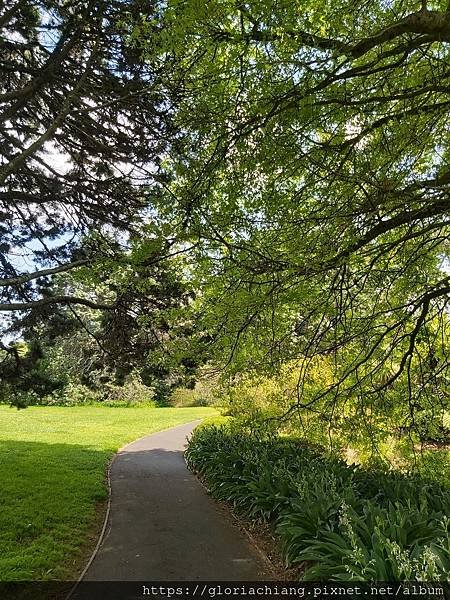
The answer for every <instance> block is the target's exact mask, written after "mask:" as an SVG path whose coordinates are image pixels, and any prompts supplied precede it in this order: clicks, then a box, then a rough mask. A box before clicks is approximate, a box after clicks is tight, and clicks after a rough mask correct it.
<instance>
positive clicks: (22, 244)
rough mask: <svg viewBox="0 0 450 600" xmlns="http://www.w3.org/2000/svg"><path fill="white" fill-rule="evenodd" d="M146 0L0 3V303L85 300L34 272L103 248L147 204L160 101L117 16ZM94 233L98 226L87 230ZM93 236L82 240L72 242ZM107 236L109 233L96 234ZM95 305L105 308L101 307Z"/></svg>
mask: <svg viewBox="0 0 450 600" xmlns="http://www.w3.org/2000/svg"><path fill="white" fill-rule="evenodd" d="M152 6H153V3H152V2H150V1H149V2H145V1H144V2H138V1H134V0H130V1H128V2H122V1H119V0H118V1H115V0H113V1H108V2H92V1H89V2H82V1H79V0H69V1H58V0H42V1H40V0H7V1H6V2H5V3H3V5H2V9H1V10H0V48H1V52H0V136H1V145H0V210H1V226H0V227H1V229H0V232H1V236H2V237H1V245H0V290H1V299H0V310H1V311H18V310H27V309H30V308H36V307H39V306H42V305H47V304H50V303H51V304H56V303H59V304H61V303H64V304H75V303H78V304H84V305H89V306H90V305H94V304H95V302H94V301H93V300H92V299H91V300H90V299H89V298H86V297H84V298H74V297H71V296H70V294H69V295H67V294H64V293H62V294H61V295H60V296H58V297H56V296H54V295H52V296H47V297H40V296H39V295H38V294H37V293H36V291H37V290H36V286H35V285H34V282H35V281H36V280H37V278H38V277H42V276H51V275H53V274H56V273H60V272H64V271H68V270H70V269H73V268H77V267H79V266H81V265H86V264H90V263H91V262H92V261H95V259H96V257H97V256H99V255H100V256H103V257H104V256H105V255H108V254H109V253H110V252H113V250H111V244H109V242H108V240H109V239H111V238H115V240H116V242H117V241H118V240H119V241H120V240H122V242H123V243H126V239H127V235H128V233H129V232H130V231H133V230H135V228H136V227H137V226H138V225H139V221H140V220H142V218H143V214H145V211H146V214H147V221H148V220H150V217H149V209H150V208H151V205H152V203H151V197H152V194H157V193H158V186H159V185H161V184H162V183H163V182H162V180H160V179H159V177H158V170H159V169H158V164H159V161H160V159H161V155H162V153H163V152H164V151H166V150H167V145H168V141H169V139H170V125H169V120H168V113H169V107H168V105H167V104H166V105H164V106H163V101H162V98H161V96H160V95H159V94H158V93H157V92H156V90H155V83H156V80H157V74H156V73H155V71H154V70H153V69H152V68H150V67H148V66H146V65H145V64H144V63H143V61H142V60H141V59H140V58H139V55H138V54H137V53H136V52H133V51H132V50H130V48H129V47H127V46H126V45H125V44H124V42H123V36H122V31H121V19H123V17H124V16H125V15H126V14H133V12H134V11H135V10H137V9H138V8H140V9H145V10H146V11H147V13H148V14H149V15H150V16H151V12H152ZM93 231H96V236H95V237H93V236H92V235H91V234H92V232H93ZM87 234H90V244H86V243H85V244H84V246H83V250H82V251H79V250H77V249H78V248H79V245H80V240H81V239H82V238H85V237H86V235H87ZM105 234H108V235H105ZM103 308H104V307H103Z"/></svg>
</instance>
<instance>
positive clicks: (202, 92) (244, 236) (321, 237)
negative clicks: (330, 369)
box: [130, 0, 450, 425]
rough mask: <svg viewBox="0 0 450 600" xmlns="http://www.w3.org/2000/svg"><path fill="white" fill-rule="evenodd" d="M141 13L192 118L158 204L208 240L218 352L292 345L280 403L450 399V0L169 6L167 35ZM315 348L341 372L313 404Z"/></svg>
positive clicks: (183, 113) (201, 270)
mask: <svg viewBox="0 0 450 600" xmlns="http://www.w3.org/2000/svg"><path fill="white" fill-rule="evenodd" d="M131 24H132V25H133V26H134V28H133V29H132V32H131V36H130V39H131V40H132V41H134V43H135V46H136V47H142V48H143V50H144V55H145V56H146V57H147V59H148V61H149V63H150V64H158V65H160V67H161V70H163V69H165V72H164V85H165V88H164V89H165V93H166V94H167V95H168V97H169V98H171V99H173V100H175V99H176V102H177V110H176V117H175V122H176V124H177V126H179V127H180V128H181V129H182V130H183V131H185V132H186V135H185V139H184V146H183V158H182V160H177V157H174V159H173V160H172V161H171V163H170V166H169V169H168V171H169V172H170V173H171V174H175V175H176V177H175V178H174V183H173V184H172V186H171V190H170V192H171V204H170V210H169V209H168V205H167V203H166V204H165V205H164V206H163V207H162V210H165V215H166V217H167V218H168V219H170V218H171V219H172V223H173V224H174V226H176V225H178V226H179V231H180V236H181V237H183V236H184V238H185V239H188V240H191V241H192V240H194V241H196V242H197V244H196V247H195V250H196V256H195V260H196V264H197V265H198V270H197V273H198V278H199V282H200V285H201V286H202V289H203V291H204V295H203V298H204V301H205V309H204V311H205V315H206V317H205V319H206V320H205V323H206V326H207V328H210V330H212V331H215V340H216V348H217V356H218V357H220V356H224V355H225V359H224V360H223V363H225V364H227V365H230V366H232V367H234V370H235V371H242V370H245V369H246V368H249V367H250V368H252V369H254V368H256V369H260V370H264V371H267V370H268V369H271V368H272V369H274V370H276V369H278V368H279V366H280V365H281V364H283V363H284V362H285V361H286V360H292V359H296V360H298V361H299V363H300V365H301V369H300V371H301V375H300V377H299V381H298V386H297V388H298V395H297V401H296V402H295V403H294V404H293V406H292V407H291V409H290V411H288V413H289V414H290V413H291V411H292V410H297V409H311V410H315V409H317V407H318V406H320V407H321V410H323V411H324V413H325V414H327V415H328V416H329V417H330V418H331V416H332V415H333V413H334V412H335V411H336V409H337V407H338V406H342V404H339V403H340V402H341V403H342V402H344V403H345V401H346V399H348V398H349V397H356V398H362V402H363V403H364V405H365V406H366V407H367V406H369V407H370V406H372V407H373V410H374V411H377V410H379V409H380V406H382V405H383V403H384V402H385V397H386V395H387V394H390V393H391V392H392V390H393V389H394V388H395V389H397V390H399V389H402V390H403V391H404V393H405V398H406V399H407V404H406V412H405V414H406V417H405V418H406V419H407V421H408V424H409V425H411V424H412V425H414V421H415V414H416V413H417V411H420V410H421V409H422V408H423V405H424V404H427V403H428V402H430V403H431V405H433V402H434V404H436V402H438V401H439V402H440V401H441V400H442V402H444V403H448V394H447V392H446V391H445V386H446V385H447V389H448V376H449V371H448V367H449V363H448V353H447V352H448V345H447V340H448V331H449V318H448V301H449V292H450V278H449V275H448V264H449V263H448V250H449V244H448V233H449V209H450V194H449V192H450V187H449V186H450V170H449V167H448V163H449V160H448V159H449V149H450V148H449V131H448V111H449V108H450V100H449V96H448V90H449V77H450V71H449V69H448V62H449V42H450V13H449V9H448V6H447V5H446V4H445V3H443V2H433V3H427V2H426V0H424V1H423V2H422V3H421V4H419V3H416V2H406V3H405V2H400V1H396V0H394V1H393V2H390V3H389V4H386V3H384V2H383V3H382V2H379V0H370V1H369V2H367V1H365V2H354V3H352V4H351V6H350V7H349V5H348V4H343V3H340V2H328V1H326V2H320V3H319V2H315V1H314V0H313V1H311V2H307V3H306V4H305V3H301V5H300V4H299V3H296V2H291V1H289V2H288V1H283V2H276V3H275V2H273V1H272V0H265V1H262V2H261V1H258V2H254V1H252V0H251V1H249V2H238V3H236V2H231V1H225V2H224V1H220V2H219V1H213V2H209V3H208V4H207V5H202V4H201V3H198V2H197V1H196V0H188V1H187V2H183V3H179V2H171V1H169V2H168V3H167V7H166V10H165V12H164V15H163V18H162V19H161V21H160V25H159V27H158V31H159V33H158V36H156V34H155V33H154V31H155V24H154V22H153V21H152V22H149V21H148V20H146V18H145V16H144V15H141V16H139V17H138V18H137V19H134V20H133V19H131ZM130 27H131V25H130ZM150 30H151V31H152V32H153V35H152V37H149V35H148V33H149V31H150ZM317 355H328V356H330V357H332V359H333V364H334V379H333V382H332V384H330V385H329V386H327V387H326V388H325V389H321V390H319V391H318V392H317V393H316V394H315V395H314V397H313V398H310V399H308V400H305V399H304V398H303V396H302V387H303V385H304V382H305V380H306V378H307V375H308V368H309V365H310V363H311V360H312V359H313V358H314V357H315V356H317ZM437 382H438V383H439V385H438V383H437ZM437 385H438V387H440V388H441V389H443V392H442V398H441V400H440V399H439V397H438V396H437V395H436V386H437ZM441 386H442V387H441ZM381 410H382V409H381Z"/></svg>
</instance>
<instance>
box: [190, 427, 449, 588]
mask: <svg viewBox="0 0 450 600" xmlns="http://www.w3.org/2000/svg"><path fill="white" fill-rule="evenodd" d="M186 456H187V460H188V464H189V466H190V468H191V469H192V470H194V471H196V472H198V473H199V474H200V475H201V477H202V478H203V480H204V481H205V483H206V485H207V486H208V488H209V490H210V492H211V494H212V495H213V496H214V497H216V498H218V499H220V500H224V501H227V502H230V503H231V504H232V505H233V507H234V509H235V510H236V512H238V513H241V514H243V515H245V516H246V517H249V518H250V519H251V520H253V521H260V522H266V523H270V524H271V525H272V526H273V528H274V530H275V531H276V533H277V534H278V536H279V538H280V540H281V542H282V546H283V550H284V556H285V559H286V563H287V564H288V565H296V564H297V565H298V564H300V563H305V572H304V578H305V579H309V580H359V581H367V580H373V581H397V580H420V581H442V580H446V579H447V578H448V577H449V573H450V536H449V530H450V519H449V518H448V515H449V514H450V490H449V489H448V488H447V487H446V486H445V485H443V484H439V483H438V482H436V481H432V480H429V479H427V478H424V477H419V476H416V475H405V474H402V473H399V472H395V471H394V472H383V471H380V470H369V469H364V468H362V467H360V466H356V465H351V466H349V465H348V464H347V463H345V462H344V461H343V460H341V459H340V458H336V457H332V456H330V455H328V454H326V453H325V451H324V450H322V449H321V448H320V447H318V446H314V445H311V444H308V443H306V442H302V441H300V440H298V439H289V438H280V437H267V438H266V439H261V437H259V436H255V435H251V434H247V433H244V432H242V431H238V430H234V429H233V427H230V426H224V425H221V426H215V425H209V426H206V427H201V428H198V429H196V430H195V432H194V434H193V436H192V438H191V440H190V443H189V446H188V450H187V452H186Z"/></svg>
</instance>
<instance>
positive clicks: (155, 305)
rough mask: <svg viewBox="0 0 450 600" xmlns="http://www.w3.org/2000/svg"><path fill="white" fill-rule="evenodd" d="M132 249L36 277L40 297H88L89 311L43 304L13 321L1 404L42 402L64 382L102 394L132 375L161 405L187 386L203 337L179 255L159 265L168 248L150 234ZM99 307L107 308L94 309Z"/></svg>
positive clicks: (1, 366) (0, 372) (0, 367)
mask: <svg viewBox="0 0 450 600" xmlns="http://www.w3.org/2000/svg"><path fill="white" fill-rule="evenodd" d="M130 245H131V248H130V250H129V251H127V252H122V254H121V255H119V253H118V251H116V253H115V254H114V256H113V257H112V258H111V259H109V260H107V259H104V260H103V261H102V262H101V263H100V262H99V261H97V263H96V264H95V265H89V266H85V267H80V268H79V269H77V270H73V271H70V272H67V273H63V274H58V275H57V276H54V277H53V278H52V279H47V280H44V279H42V278H41V279H40V280H39V284H40V285H39V292H40V295H41V296H42V297H44V298H51V297H59V296H60V295H61V289H64V290H69V291H70V292H71V296H74V297H81V298H83V297H89V298H91V301H92V307H90V306H86V305H82V306H73V305H72V304H68V305H63V304H62V305H61V304H56V305H55V304H52V303H48V304H45V305H41V306H40V308H39V310H38V309H36V308H33V309H31V310H30V311H27V312H26V313H24V314H23V315H22V316H21V317H17V318H16V319H15V321H14V323H13V325H12V327H11V328H10V332H11V333H14V332H18V333H19V334H20V338H21V339H20V341H18V342H15V343H12V344H10V345H5V344H3V345H2V346H1V348H0V350H1V351H0V357H1V359H2V360H1V362H0V381H1V382H2V387H3V390H2V398H3V400H5V399H6V398H8V401H10V402H12V403H13V404H17V405H18V406H23V405H26V404H28V403H30V402H34V401H38V402H40V401H42V398H44V397H45V396H48V395H50V394H52V393H53V392H54V391H56V390H61V391H62V392H63V393H64V392H65V391H66V388H67V386H68V385H69V384H73V385H75V386H79V385H81V386H84V387H85V388H86V389H89V390H92V391H93V392H102V397H107V392H108V389H109V388H108V385H113V386H123V385H124V383H126V382H127V381H128V380H129V379H130V377H134V379H135V380H136V381H138V382H139V383H141V384H143V385H145V386H147V387H149V388H154V389H155V399H156V400H160V401H161V400H164V397H163V396H164V393H163V392H164V391H167V392H169V391H170V389H171V388H172V387H174V386H176V385H180V384H184V385H189V384H190V383H191V382H192V380H193V377H195V372H196V369H197V367H198V366H199V365H200V364H201V363H202V357H201V355H200V354H199V352H198V351H196V352H195V353H193V352H192V350H191V347H192V346H193V347H196V344H195V343H194V342H197V347H198V348H200V347H201V340H200V339H197V337H196V336H195V331H194V317H195V315H194V314H193V311H192V309H191V303H192V299H193V293H192V290H191V289H190V287H189V282H188V281H187V280H186V278H185V277H184V276H183V273H184V271H185V269H184V266H183V257H182V256H173V257H172V258H171V259H167V258H166V260H164V261H163V260H161V256H165V255H166V254H167V243H166V242H165V240H164V239H158V238H156V237H155V236H151V235H149V237H148V238H147V239H146V240H145V241H142V240H131V242H130ZM112 299H114V300H112ZM102 304H104V305H106V306H109V305H111V308H108V309H105V310H99V309H98V306H101V305H102ZM198 343H200V346H198Z"/></svg>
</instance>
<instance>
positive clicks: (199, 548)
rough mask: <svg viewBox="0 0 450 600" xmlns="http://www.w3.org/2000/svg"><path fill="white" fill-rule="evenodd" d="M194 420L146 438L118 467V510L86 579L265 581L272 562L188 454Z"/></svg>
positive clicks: (114, 479) (114, 471)
mask: <svg viewBox="0 0 450 600" xmlns="http://www.w3.org/2000/svg"><path fill="white" fill-rule="evenodd" d="M197 424H198V422H195V423H189V424H187V425H180V426H178V427H174V428H173V429H170V430H167V431H163V432H159V433H155V434H152V435H150V436H147V437H145V438H143V439H141V440H138V441H136V442H134V443H132V444H130V445H129V446H127V447H126V448H124V449H123V450H122V451H121V452H120V453H119V454H118V455H117V457H116V459H115V460H114V462H113V464H112V467H111V473H110V477H111V488H112V494H111V511H110V515H109V519H108V524H107V529H106V532H105V536H104V539H103V541H102V544H101V546H100V548H99V551H98V553H97V555H96V557H95V559H94V560H93V562H92V564H91V565H90V567H89V569H88V571H87V573H86V574H85V577H84V581H150V582H151V581H207V580H209V581H211V580H216V581H257V580H262V579H267V578H268V576H267V574H266V573H265V572H264V567H265V565H264V563H263V560H262V558H261V557H260V556H259V554H258V553H257V552H256V551H255V549H254V548H253V547H252V546H251V544H250V542H249V541H248V539H247V537H246V536H245V534H243V533H242V532H241V531H240V530H239V529H238V528H237V526H236V525H235V524H234V523H233V522H232V521H231V519H230V518H229V516H228V515H227V514H226V513H225V512H224V511H222V509H220V508H219V507H218V506H217V504H216V503H215V502H214V501H213V500H212V499H211V498H209V497H208V495H207V494H206V492H205V490H204V488H203V487H202V485H201V484H200V483H199V482H198V480H197V479H196V477H195V476H194V475H193V474H192V473H190V472H189V471H188V469H187V468H186V464H185V462H184V457H183V448H184V446H185V442H186V437H187V436H188V435H189V434H190V433H191V432H192V430H193V429H194V427H195V426H196V425H197Z"/></svg>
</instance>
